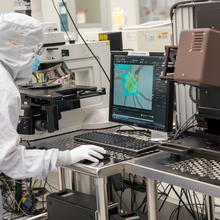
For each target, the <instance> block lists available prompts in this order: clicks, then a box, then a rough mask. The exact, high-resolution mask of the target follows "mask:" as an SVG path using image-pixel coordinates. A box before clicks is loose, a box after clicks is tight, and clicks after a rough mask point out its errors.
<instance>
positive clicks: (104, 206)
mask: <svg viewBox="0 0 220 220" xmlns="http://www.w3.org/2000/svg"><path fill="white" fill-rule="evenodd" d="M95 182H96V202H97V216H98V220H109V217H108V196H107V178H106V177H105V178H96V180H95Z"/></svg>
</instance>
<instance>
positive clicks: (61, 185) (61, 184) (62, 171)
mask: <svg viewBox="0 0 220 220" xmlns="http://www.w3.org/2000/svg"><path fill="white" fill-rule="evenodd" d="M58 180H59V190H64V189H66V178H65V168H62V167H58Z"/></svg>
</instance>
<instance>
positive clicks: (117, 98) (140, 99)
mask: <svg viewBox="0 0 220 220" xmlns="http://www.w3.org/2000/svg"><path fill="white" fill-rule="evenodd" d="M114 73H115V74H114V105H120V106H125V107H132V108H139V109H146V110H152V95H153V65H132V64H114Z"/></svg>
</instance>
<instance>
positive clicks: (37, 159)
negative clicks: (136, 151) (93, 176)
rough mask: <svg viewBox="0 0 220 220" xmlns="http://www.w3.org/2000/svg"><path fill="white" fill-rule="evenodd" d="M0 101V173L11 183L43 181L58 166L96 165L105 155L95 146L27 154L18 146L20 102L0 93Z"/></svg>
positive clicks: (5, 93)
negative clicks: (23, 179)
mask: <svg viewBox="0 0 220 220" xmlns="http://www.w3.org/2000/svg"><path fill="white" fill-rule="evenodd" d="M0 94H1V98H0V171H1V172H3V173H5V174H6V175H7V176H10V177H11V178H14V179H22V178H29V177H38V178H45V177H47V175H48V173H49V172H50V171H53V170H56V167H57V166H65V165H71V164H73V163H77V162H79V161H81V160H84V159H87V160H90V161H92V162H98V159H102V158H103V156H102V154H105V153H106V151H105V150H104V149H103V148H101V147H98V146H94V145H82V146H80V147H77V148H75V149H73V150H70V151H69V150H67V151H59V150H58V149H50V150H26V149H25V147H24V146H22V145H20V144H19V143H20V137H19V135H18V133H17V130H16V127H17V121H18V114H19V111H20V107H19V104H18V103H19V100H18V98H15V97H14V94H13V92H11V94H10V92H9V91H8V92H6V91H1V90H0Z"/></svg>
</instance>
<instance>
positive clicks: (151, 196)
mask: <svg viewBox="0 0 220 220" xmlns="http://www.w3.org/2000/svg"><path fill="white" fill-rule="evenodd" d="M146 187H147V207H148V220H157V219H158V215H157V181H156V180H153V179H147V180H146Z"/></svg>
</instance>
